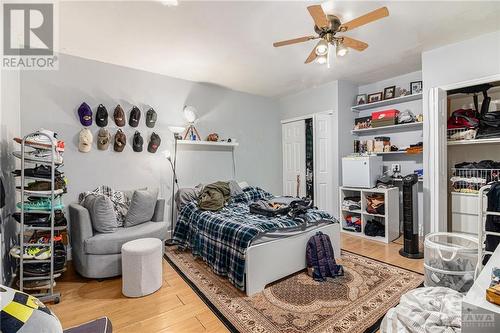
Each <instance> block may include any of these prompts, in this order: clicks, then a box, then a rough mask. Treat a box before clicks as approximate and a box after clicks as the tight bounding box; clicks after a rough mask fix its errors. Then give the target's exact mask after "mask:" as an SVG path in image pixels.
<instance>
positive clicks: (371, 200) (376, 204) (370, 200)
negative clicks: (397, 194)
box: [366, 193, 385, 215]
mask: <svg viewBox="0 0 500 333" xmlns="http://www.w3.org/2000/svg"><path fill="white" fill-rule="evenodd" d="M366 200H367V204H366V211H367V212H368V213H370V214H380V215H384V214H385V198H384V195H383V194H381V193H373V194H370V195H367V196H366Z"/></svg>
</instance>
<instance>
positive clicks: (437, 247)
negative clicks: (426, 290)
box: [424, 232, 478, 292]
mask: <svg viewBox="0 0 500 333" xmlns="http://www.w3.org/2000/svg"><path fill="white" fill-rule="evenodd" d="M477 251H478V240H477V237H474V236H472V235H468V234H462V233H449V232H436V233H432V234H428V235H427V236H426V237H425V242H424V269H425V282H424V285H425V286H426V287H448V288H451V289H454V290H456V291H459V292H467V291H468V290H469V289H470V287H471V286H472V284H473V283H474V270H475V269H476V264H477Z"/></svg>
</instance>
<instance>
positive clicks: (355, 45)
mask: <svg viewBox="0 0 500 333" xmlns="http://www.w3.org/2000/svg"><path fill="white" fill-rule="evenodd" d="M340 38H342V44H344V45H345V46H347V47H350V48H351V49H355V50H358V51H364V50H365V49H366V48H367V47H368V44H366V43H365V42H362V41H360V40H357V39H354V38H351V37H345V36H343V37H340Z"/></svg>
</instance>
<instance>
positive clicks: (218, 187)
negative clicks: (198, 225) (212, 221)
mask: <svg viewBox="0 0 500 333" xmlns="http://www.w3.org/2000/svg"><path fill="white" fill-rule="evenodd" d="M230 197H231V190H230V189H229V182H215V183H212V184H208V185H207V186H205V187H204V188H203V190H202V191H201V194H200V197H199V199H198V207H199V208H200V209H203V210H211V211H217V210H220V209H222V208H224V205H225V204H226V203H227V202H228V200H229V198H230Z"/></svg>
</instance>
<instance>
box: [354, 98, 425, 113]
mask: <svg viewBox="0 0 500 333" xmlns="http://www.w3.org/2000/svg"><path fill="white" fill-rule="evenodd" d="M419 99H422V94H413V95H407V96H401V97H396V98H392V99H386V100H382V101H378V102H373V103H367V104H361V105H355V106H353V107H351V111H353V112H359V111H363V110H370V109H375V108H378V107H382V106H388V105H394V104H399V103H406V102H410V101H416V100H419Z"/></svg>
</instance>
